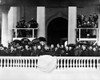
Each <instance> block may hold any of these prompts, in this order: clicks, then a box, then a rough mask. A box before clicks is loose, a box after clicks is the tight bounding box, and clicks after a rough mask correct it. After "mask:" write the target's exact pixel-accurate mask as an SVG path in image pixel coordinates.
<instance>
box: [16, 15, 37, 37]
mask: <svg viewBox="0 0 100 80" xmlns="http://www.w3.org/2000/svg"><path fill="white" fill-rule="evenodd" d="M16 28H19V29H18V30H17V37H32V34H33V31H32V28H38V23H37V21H36V20H35V19H34V18H31V20H30V21H28V22H26V20H25V19H24V17H22V18H21V20H20V21H18V22H17V25H16ZM20 28H21V29H20ZM26 28H28V29H26ZM29 28H31V29H29ZM36 33H37V29H35V31H34V34H35V36H36ZM14 34H15V33H14ZM14 36H15V35H14Z"/></svg>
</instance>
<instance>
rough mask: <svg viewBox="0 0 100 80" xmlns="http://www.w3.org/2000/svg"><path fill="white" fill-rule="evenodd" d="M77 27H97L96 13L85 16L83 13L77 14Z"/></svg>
mask: <svg viewBox="0 0 100 80" xmlns="http://www.w3.org/2000/svg"><path fill="white" fill-rule="evenodd" d="M77 27H78V28H97V27H98V15H97V14H96V13H94V14H93V15H89V17H86V16H84V15H78V16H77Z"/></svg>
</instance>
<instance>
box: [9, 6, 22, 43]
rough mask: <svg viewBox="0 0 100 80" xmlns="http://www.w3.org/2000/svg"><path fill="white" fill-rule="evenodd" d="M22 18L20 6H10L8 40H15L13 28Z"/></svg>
mask: <svg viewBox="0 0 100 80" xmlns="http://www.w3.org/2000/svg"><path fill="white" fill-rule="evenodd" d="M19 20H20V7H10V10H9V12H8V36H9V38H8V40H9V41H8V42H9V43H10V42H12V40H13V32H12V29H13V28H15V27H16V24H17V22H18V21H19Z"/></svg>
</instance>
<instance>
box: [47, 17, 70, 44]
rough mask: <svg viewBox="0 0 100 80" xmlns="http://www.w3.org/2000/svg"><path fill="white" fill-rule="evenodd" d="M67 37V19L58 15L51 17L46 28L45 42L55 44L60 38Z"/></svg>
mask: <svg viewBox="0 0 100 80" xmlns="http://www.w3.org/2000/svg"><path fill="white" fill-rule="evenodd" d="M67 37H68V20H66V19H64V18H62V17H58V18H55V19H53V20H52V21H51V22H50V23H49V25H48V29H47V43H48V45H50V44H55V45H56V44H57V43H60V41H61V39H62V38H67Z"/></svg>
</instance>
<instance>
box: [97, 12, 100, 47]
mask: <svg viewBox="0 0 100 80" xmlns="http://www.w3.org/2000/svg"><path fill="white" fill-rule="evenodd" d="M97 34H98V35H97V43H98V45H99V46H100V13H99V14H98V33H97Z"/></svg>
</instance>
